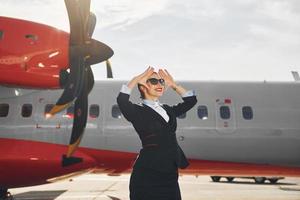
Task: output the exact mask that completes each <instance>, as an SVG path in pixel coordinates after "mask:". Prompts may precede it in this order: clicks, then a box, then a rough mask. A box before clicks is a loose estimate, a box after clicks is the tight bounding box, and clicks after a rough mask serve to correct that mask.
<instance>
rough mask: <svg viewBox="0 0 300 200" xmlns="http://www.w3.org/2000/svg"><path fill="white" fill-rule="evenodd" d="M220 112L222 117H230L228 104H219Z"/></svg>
mask: <svg viewBox="0 0 300 200" xmlns="http://www.w3.org/2000/svg"><path fill="white" fill-rule="evenodd" d="M220 114H221V118H222V119H229V118H230V109H229V107H228V106H221V107H220Z"/></svg>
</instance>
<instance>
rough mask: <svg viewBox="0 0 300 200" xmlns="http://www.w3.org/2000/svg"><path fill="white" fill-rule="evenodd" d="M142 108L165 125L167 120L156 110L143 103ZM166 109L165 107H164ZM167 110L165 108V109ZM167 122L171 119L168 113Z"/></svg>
mask: <svg viewBox="0 0 300 200" xmlns="http://www.w3.org/2000/svg"><path fill="white" fill-rule="evenodd" d="M143 106H144V108H146V109H147V110H148V112H149V113H150V114H151V115H152V116H153V117H154V118H155V119H157V120H159V121H160V122H161V123H163V124H165V125H167V124H168V122H167V121H166V120H165V119H164V118H163V117H162V116H161V115H160V114H159V113H158V112H156V111H155V110H153V109H152V108H151V107H149V106H147V105H146V104H143ZM162 107H163V109H165V107H164V106H162ZM165 110H166V109H165ZM166 112H167V110H166ZM167 114H168V115H169V113H168V112H167ZM169 118H170V119H169V122H170V121H171V116H170V115H169Z"/></svg>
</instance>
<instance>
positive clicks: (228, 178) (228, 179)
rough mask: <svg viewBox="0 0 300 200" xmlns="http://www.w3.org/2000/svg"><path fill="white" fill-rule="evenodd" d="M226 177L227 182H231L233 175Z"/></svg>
mask: <svg viewBox="0 0 300 200" xmlns="http://www.w3.org/2000/svg"><path fill="white" fill-rule="evenodd" d="M226 179H227V181H228V182H230V183H232V181H233V179H234V177H226Z"/></svg>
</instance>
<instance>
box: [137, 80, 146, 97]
mask: <svg viewBox="0 0 300 200" xmlns="http://www.w3.org/2000/svg"><path fill="white" fill-rule="evenodd" d="M142 86H143V85H142V84H139V83H138V89H139V91H140V95H141V96H140V98H141V99H145V93H144V91H143V90H142V88H141V87H142Z"/></svg>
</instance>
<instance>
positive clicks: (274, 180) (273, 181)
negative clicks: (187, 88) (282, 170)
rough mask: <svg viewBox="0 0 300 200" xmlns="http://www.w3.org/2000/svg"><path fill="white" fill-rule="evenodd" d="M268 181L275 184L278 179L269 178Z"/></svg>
mask: <svg viewBox="0 0 300 200" xmlns="http://www.w3.org/2000/svg"><path fill="white" fill-rule="evenodd" d="M268 180H269V181H270V183H272V184H275V183H277V181H278V179H277V178H269V179H268Z"/></svg>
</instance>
